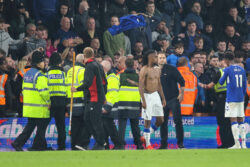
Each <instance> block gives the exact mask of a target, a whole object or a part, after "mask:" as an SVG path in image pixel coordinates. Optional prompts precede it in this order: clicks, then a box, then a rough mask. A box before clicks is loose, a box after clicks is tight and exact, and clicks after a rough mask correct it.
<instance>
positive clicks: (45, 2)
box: [33, 0, 58, 23]
mask: <svg viewBox="0 0 250 167" xmlns="http://www.w3.org/2000/svg"><path fill="white" fill-rule="evenodd" d="M57 6H58V0H33V13H34V16H35V20H36V22H37V23H45V22H46V21H47V20H48V18H49V17H51V16H52V15H54V14H56V9H57Z"/></svg>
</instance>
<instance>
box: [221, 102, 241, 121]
mask: <svg viewBox="0 0 250 167" xmlns="http://www.w3.org/2000/svg"><path fill="white" fill-rule="evenodd" d="M225 117H227V118H237V117H245V113H244V102H226V104H225Z"/></svg>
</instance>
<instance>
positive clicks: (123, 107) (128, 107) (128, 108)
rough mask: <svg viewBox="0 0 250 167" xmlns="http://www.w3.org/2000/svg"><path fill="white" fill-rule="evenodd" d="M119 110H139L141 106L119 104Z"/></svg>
mask: <svg viewBox="0 0 250 167" xmlns="http://www.w3.org/2000/svg"><path fill="white" fill-rule="evenodd" d="M118 109H119V110H135V111H138V110H139V109H140V107H130V106H118Z"/></svg>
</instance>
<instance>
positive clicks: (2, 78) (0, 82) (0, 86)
mask: <svg viewBox="0 0 250 167" xmlns="http://www.w3.org/2000/svg"><path fill="white" fill-rule="evenodd" d="M7 79H8V75H7V74H3V75H0V105H1V106H4V105H5V104H6V98H5V90H4V87H5V84H6V81H7Z"/></svg>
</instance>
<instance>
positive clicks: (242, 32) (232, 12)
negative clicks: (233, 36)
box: [224, 6, 249, 37]
mask: <svg viewBox="0 0 250 167" xmlns="http://www.w3.org/2000/svg"><path fill="white" fill-rule="evenodd" d="M224 22H225V25H226V24H232V25H234V27H235V31H236V33H237V35H238V36H241V37H246V36H247V35H248V33H249V26H248V25H247V22H246V21H245V19H244V18H241V17H240V16H239V15H238V9H237V8H236V7H235V6H232V7H231V8H230V9H229V12H228V16H227V17H226V18H225V21H224Z"/></svg>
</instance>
